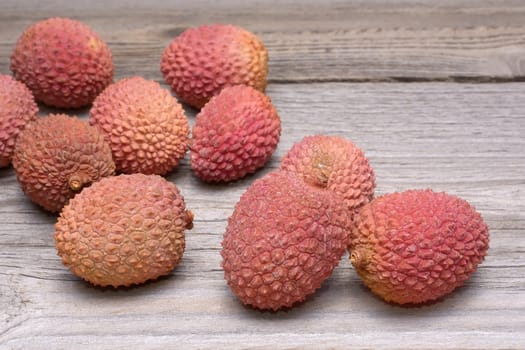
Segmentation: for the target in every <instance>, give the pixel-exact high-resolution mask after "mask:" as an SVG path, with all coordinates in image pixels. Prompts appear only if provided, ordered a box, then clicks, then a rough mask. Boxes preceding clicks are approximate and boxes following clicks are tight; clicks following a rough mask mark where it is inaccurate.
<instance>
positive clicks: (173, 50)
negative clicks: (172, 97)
mask: <svg viewBox="0 0 525 350" xmlns="http://www.w3.org/2000/svg"><path fill="white" fill-rule="evenodd" d="M161 72H162V74H163V76H164V79H165V80H166V82H167V83H168V85H170V86H171V88H172V89H173V91H174V92H175V93H176V94H177V96H179V97H180V98H181V99H182V100H183V101H184V102H186V103H187V104H189V105H190V106H193V107H195V108H202V106H204V104H206V102H208V101H209V99H210V98H211V97H212V96H214V95H217V94H218V93H219V92H220V91H221V90H222V89H223V88H225V87H226V86H232V85H239V84H244V85H249V86H252V87H254V88H255V89H257V90H259V91H261V92H264V90H265V89H266V76H267V74H268V52H267V51H266V48H265V47H264V45H263V43H262V42H261V40H260V39H259V38H258V37H257V36H255V35H254V34H253V33H251V32H249V31H247V30H245V29H243V28H240V27H237V26H233V25H224V24H215V25H210V26H206V25H204V26H200V27H197V28H190V29H187V30H186V31H184V32H183V33H182V34H180V35H179V36H178V37H176V38H175V39H174V40H173V41H172V42H171V43H170V44H169V45H168V47H167V48H166V50H165V51H164V53H163V55H162V60H161Z"/></svg>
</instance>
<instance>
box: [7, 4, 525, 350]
mask: <svg viewBox="0 0 525 350" xmlns="http://www.w3.org/2000/svg"><path fill="white" fill-rule="evenodd" d="M102 3H103V2H102V1H100V2H99V1H91V2H85V3H79V2H68V1H54V2H46V3H43V2H42V3H40V2H36V1H35V2H28V1H24V2H16V1H9V2H5V1H4V2H1V3H0V72H1V73H7V72H8V66H9V54H10V51H11V49H12V45H13V44H14V42H15V40H16V38H17V37H18V35H19V34H20V33H21V31H22V30H23V28H24V27H25V26H26V25H27V24H29V23H31V22H32V21H34V20H37V19H39V18H42V17H47V16H51V15H63V16H64V15H68V16H72V17H75V18H79V19H82V20H84V21H85V22H87V23H88V24H90V25H91V26H92V27H94V28H95V29H96V30H97V31H99V33H100V34H101V35H102V36H103V37H105V38H107V41H108V43H109V45H110V46H111V48H112V50H113V52H114V55H115V62H116V64H117V70H116V77H117V78H119V77H123V76H129V75H133V74H139V75H143V76H145V77H147V78H150V79H155V80H158V81H161V80H162V78H161V75H160V73H159V72H158V61H159V57H160V53H161V52H162V49H163V48H164V46H165V45H166V44H167V43H168V42H169V40H170V39H171V38H172V37H173V36H175V35H176V34H177V33H178V32H180V31H181V30H183V29H184V28H185V27H187V26H192V25H197V24H201V23H213V22H233V23H237V24H241V25H243V26H245V27H247V28H249V29H252V30H253V31H255V32H257V33H258V34H259V35H261V37H262V38H263V40H264V41H265V43H267V46H268V49H269V51H270V57H271V62H272V64H271V67H270V76H269V78H270V81H271V83H270V85H269V86H268V90H267V92H268V94H269V95H270V97H271V98H272V100H273V102H274V104H275V105H276V107H277V109H278V111H279V113H280V115H281V119H282V123H283V132H282V139H281V142H280V144H279V146H278V149H277V151H276V153H275V155H274V156H273V158H272V161H271V162H270V164H268V166H267V167H266V168H265V169H263V170H262V171H260V172H258V173H257V174H256V175H254V176H251V177H248V178H246V179H243V180H241V181H238V182H235V183H231V184H227V185H206V184H203V183H202V182H200V181H199V180H198V179H197V178H195V177H194V176H193V175H192V174H191V171H190V169H189V167H188V164H187V161H185V162H184V163H183V164H182V166H181V167H180V168H179V169H178V170H176V171H175V172H174V173H172V174H170V175H169V176H167V178H168V179H169V180H170V181H173V182H174V183H176V184H177V185H178V186H179V188H180V189H181V191H182V193H183V194H184V196H185V198H186V202H187V205H188V207H189V208H190V209H191V210H193V211H194V213H195V227H194V229H193V230H192V231H189V232H188V233H187V249H186V252H185V254H184V257H183V260H182V263H181V265H179V266H178V267H177V268H176V269H175V270H174V271H173V273H172V274H171V275H169V276H167V277H165V278H162V279H161V280H159V281H157V282H153V283H148V284H146V285H144V286H139V287H134V288H128V289H118V290H107V289H105V290H102V289H98V288H93V287H91V286H90V285H88V284H87V283H85V282H83V281H81V280H80V279H78V278H76V277H74V276H72V275H71V274H70V273H69V271H68V270H67V269H66V268H64V267H63V266H62V264H61V262H60V259H59V258H58V257H57V256H56V251H55V248H54V242H53V224H54V222H55V220H56V217H55V216H53V215H50V214H47V213H45V212H44V211H42V210H40V209H39V208H38V207H36V206H35V205H33V204H31V203H30V202H29V200H28V199H27V198H26V197H24V195H23V193H22V191H21V189H20V187H19V185H18V183H17V182H16V178H15V175H14V172H13V170H12V169H0V227H1V230H0V349H2V350H3V349H84V348H86V349H104V348H107V349H129V348H133V347H135V348H137V349H170V348H181V349H201V348H264V349H266V348H268V349H272V348H301V349H303V348H307V349H318V348H338V349H339V348H341V349H343V348H344V349H350V348H356V349H361V348H367V349H369V348H385V349H388V348H395V349H408V348H415V349H428V348H458V349H464V348H475V349H482V348H491V349H492V348H501V349H523V348H525V280H524V277H525V263H524V259H523V255H524V253H525V239H524V238H523V233H524V232H525V195H524V192H525V155H524V151H525V139H524V137H523V135H525V121H524V117H525V116H524V114H525V85H524V84H523V83H519V82H516V83H504V84H493V83H486V84H470V83H469V84H458V83H450V82H448V83H444V82H426V83H422V82H419V83H380V82H377V81H381V80H385V81H390V80H393V79H394V78H395V79H397V80H407V81H409V80H430V81H432V80H438V81H439V80H454V79H458V78H457V77H462V78H461V79H464V78H465V77H468V79H471V80H473V81H486V80H495V81H499V80H522V77H523V75H524V74H523V72H525V45H524V44H525V35H524V34H525V21H523V19H524V18H525V3H524V2H522V1H467V0H460V1H452V0H450V1H448V0H447V1H440V2H439V4H434V3H435V2H433V1H432V2H431V1H426V2H425V1H386V0H384V1H379V0H374V1H339V2H336V1H333V2H331V3H329V2H322V1H318V2H315V1H305V2H296V3H294V2H291V1H286V2H277V1H275V2H273V3H270V2H263V1H258V2H252V3H248V2H244V1H240V0H238V1H234V0H229V1H225V2H221V3H220V4H215V2H214V1H204V0H198V1H192V2H191V3H188V4H184V3H182V2H179V3H168V2H167V1H166V2H162V1H155V2H154V3H150V2H147V3H146V2H144V4H142V2H139V1H131V0H127V1H126V4H127V5H126V7H125V8H120V7H119V6H117V5H116V2H115V3H112V4H106V5H102ZM146 4H147V5H146ZM356 80H357V81H361V80H362V81H376V82H374V83H355V82H353V81H356ZM48 111H49V110H48V109H45V108H43V109H42V111H41V113H46V112H48ZM78 113H79V114H81V115H82V117H84V118H85V117H86V115H87V110H83V111H78ZM188 114H189V116H190V122H191V123H193V121H194V115H195V111H193V110H191V109H188ZM315 133H325V134H339V135H343V136H346V137H349V138H351V139H352V140H353V141H354V142H355V143H356V144H357V145H359V146H360V147H361V148H362V149H363V150H364V151H365V153H366V155H367V156H368V157H369V159H370V161H371V164H372V166H373V167H374V169H375V171H376V175H377V194H383V193H387V192H391V191H400V190H404V189H408V188H426V187H430V188H433V189H435V190H439V191H447V192H450V193H453V194H456V195H459V196H461V197H463V198H465V199H466V200H468V201H470V202H471V203H472V204H474V205H475V206H476V208H477V209H478V210H479V211H480V212H481V213H482V215H483V217H484V218H485V220H486V222H487V223H488V225H489V226H490V230H491V231H490V234H491V241H490V250H489V255H488V256H487V259H486V260H485V262H484V263H483V264H482V265H481V266H480V268H479V270H478V272H476V273H475V274H474V276H473V277H472V278H471V279H470V280H469V281H468V282H467V283H466V285H465V286H464V287H462V288H460V289H459V290H457V291H456V292H454V293H453V294H452V295H450V296H449V297H447V298H445V299H444V300H442V301H440V302H438V303H435V304H433V305H429V306H424V307H419V308H402V307H398V306H392V305H389V304H386V303H384V302H382V301H380V300H379V299H377V298H376V297H374V296H373V295H372V294H371V293H370V292H369V291H368V290H367V289H366V288H365V287H364V286H363V285H362V283H361V282H360V281H359V279H358V277H357V275H356V274H355V272H354V270H353V269H352V267H351V265H350V263H349V261H348V256H345V257H344V258H343V260H342V261H341V263H340V265H339V267H338V268H337V269H336V270H335V272H334V274H333V276H332V277H331V278H330V279H329V280H327V281H326V282H325V284H324V285H323V287H322V288H321V289H320V290H319V291H318V293H316V294H315V295H314V296H313V297H311V298H309V299H308V300H307V302H305V303H303V304H300V305H298V306H297V307H295V308H293V309H292V310H290V311H287V312H278V313H269V312H266V313H262V312H258V311H254V310H252V309H249V308H245V307H243V306H241V305H240V303H239V302H238V301H237V300H236V299H235V297H234V296H233V295H232V294H231V292H230V290H229V288H228V286H227V285H226V283H225V281H224V280H223V275H222V271H221V268H220V254H219V251H220V242H221V239H222V234H223V232H224V229H225V227H226V220H227V218H228V216H229V215H230V214H231V212H232V210H233V206H234V205H235V202H236V201H237V200H238V198H239V196H240V195H241V193H242V192H243V191H244V190H245V189H246V188H247V187H248V186H249V185H250V184H251V183H252V182H253V180H254V179H255V178H258V177H261V176H263V175H264V174H265V173H267V172H269V171H272V170H274V169H275V168H277V167H278V164H279V159H280V158H281V157H282V156H283V155H284V154H285V152H286V151H287V150H288V149H289V148H290V147H291V145H292V144H293V143H294V142H296V141H299V140H300V139H301V138H302V137H303V136H304V135H308V134H315Z"/></svg>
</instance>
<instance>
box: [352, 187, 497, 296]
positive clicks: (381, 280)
mask: <svg viewBox="0 0 525 350" xmlns="http://www.w3.org/2000/svg"><path fill="white" fill-rule="evenodd" d="M354 223H355V225H354V228H353V230H352V234H351V238H350V239H351V245H350V251H351V262H352V264H353V265H354V267H355V269H356V271H357V273H358V274H359V276H360V277H361V278H362V280H363V281H364V283H365V284H366V285H367V286H368V287H369V288H370V289H371V290H372V292H374V293H375V294H377V295H379V296H380V297H381V298H383V299H384V300H386V301H389V302H394V303H398V304H417V303H424V302H427V301H432V300H435V299H438V298H440V297H442V296H444V295H446V294H448V293H450V292H452V291H453V290H454V289H455V288H457V287H458V286H460V285H462V284H463V282H464V281H466V280H467V279H468V278H469V277H470V275H471V274H472V273H473V272H474V271H475V270H476V267H477V266H478V264H479V263H481V262H482V261H483V259H484V257H485V254H486V253H487V249H488V244H489V236H488V228H487V225H485V223H484V222H483V219H482V218H481V216H480V214H479V213H477V212H476V211H475V209H474V208H473V207H472V206H470V205H469V204H468V203H467V202H466V201H465V200H463V199H460V198H458V197H456V196H452V195H448V194H446V193H436V192H432V191H430V190H410V191H406V192H401V193H393V194H387V195H385V196H382V197H379V198H376V199H375V200H373V201H372V202H371V203H369V204H366V205H365V206H363V207H362V208H361V210H360V211H359V213H358V214H357V215H356V216H355V218H354Z"/></svg>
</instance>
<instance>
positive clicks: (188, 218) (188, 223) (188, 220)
mask: <svg viewBox="0 0 525 350" xmlns="http://www.w3.org/2000/svg"><path fill="white" fill-rule="evenodd" d="M184 216H185V217H184V219H185V221H186V228H187V229H188V230H191V229H192V228H193V212H192V211H191V210H186V211H185V212H184Z"/></svg>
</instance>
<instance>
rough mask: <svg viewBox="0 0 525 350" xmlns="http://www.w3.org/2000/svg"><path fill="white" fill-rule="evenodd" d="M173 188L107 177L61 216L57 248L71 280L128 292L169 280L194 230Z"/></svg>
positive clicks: (154, 180)
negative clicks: (74, 277) (151, 282)
mask: <svg viewBox="0 0 525 350" xmlns="http://www.w3.org/2000/svg"><path fill="white" fill-rule="evenodd" d="M192 222H193V214H192V213H191V211H188V210H186V207H185V203H184V198H183V197H182V195H181V194H180V192H179V190H178V189H177V187H176V186H175V185H174V184H172V183H170V182H168V181H167V180H166V179H164V178H163V177H160V176H158V175H144V174H132V175H119V176H110V177H107V178H104V179H102V180H100V181H99V182H97V183H95V184H93V185H92V186H91V187H89V188H86V189H85V190H83V191H82V192H81V193H79V194H78V195H77V196H75V198H73V199H72V200H71V201H70V202H69V204H68V205H66V206H65V207H64V209H63V210H62V212H61V213H60V217H59V218H58V221H57V223H56V225H55V245H56V248H57V251H58V255H59V256H60V257H61V258H62V262H63V263H64V265H65V266H67V267H68V268H69V269H70V270H71V272H73V273H74V274H75V275H77V276H79V277H81V278H83V279H84V280H86V281H88V282H90V283H92V284H94V285H97V286H113V287H119V286H129V285H132V284H140V283H144V282H146V281H147V280H153V279H156V278H158V277H159V276H163V275H167V274H169V273H170V272H171V271H172V270H173V269H174V268H175V266H177V264H178V263H179V261H180V259H181V258H182V254H183V252H184V247H185V237H184V231H185V230H186V229H191V228H192Z"/></svg>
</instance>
